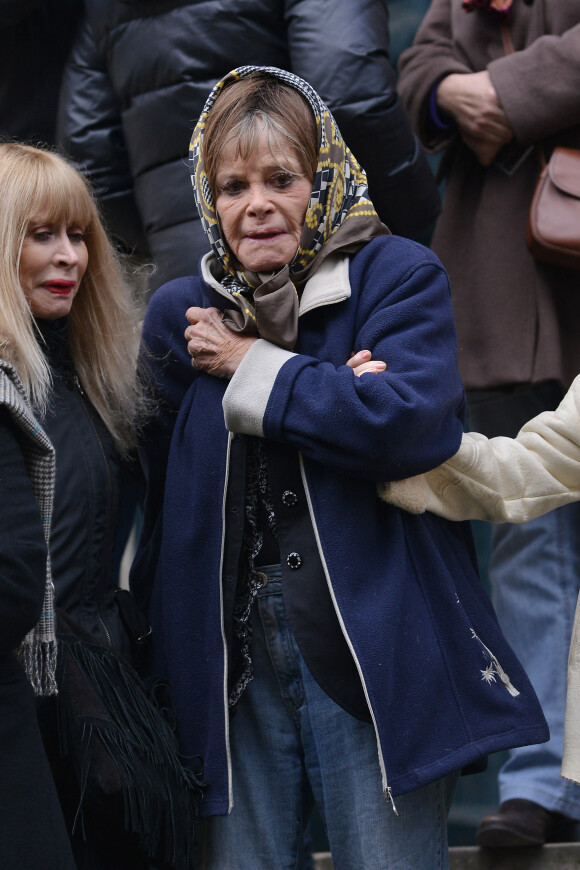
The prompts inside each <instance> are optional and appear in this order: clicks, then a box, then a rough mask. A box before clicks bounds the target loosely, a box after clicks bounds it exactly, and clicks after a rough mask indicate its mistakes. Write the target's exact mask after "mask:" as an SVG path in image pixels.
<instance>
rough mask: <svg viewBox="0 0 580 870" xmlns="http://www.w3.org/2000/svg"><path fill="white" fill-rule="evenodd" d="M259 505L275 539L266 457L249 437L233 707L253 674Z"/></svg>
mask: <svg viewBox="0 0 580 870" xmlns="http://www.w3.org/2000/svg"><path fill="white" fill-rule="evenodd" d="M260 505H262V507H263V508H264V512H265V514H266V519H267V522H268V527H269V528H270V531H271V532H272V535H273V536H274V538H275V539H276V540H278V530H277V528H276V515H275V513H274V506H273V504H272V495H271V492H270V483H269V479H268V459H267V457H266V451H265V449H264V441H263V439H262V438H249V439H248V454H247V464H246V495H245V504H244V518H245V523H244V551H245V563H246V564H245V572H244V575H243V576H242V577H240V579H239V581H238V585H237V588H236V595H235V600H234V617H233V635H234V638H235V639H236V640H237V642H238V644H239V650H240V656H241V660H242V668H241V674H240V676H239V677H238V679H237V680H236V682H235V683H234V685H233V686H232V688H231V689H230V693H229V697H228V704H229V706H230V707H235V706H236V704H237V703H238V701H239V700H240V698H241V696H242V694H243V692H244V690H245V688H246V686H247V685H248V683H249V682H250V681H251V680H252V678H253V676H254V668H253V664H252V656H251V645H252V623H251V621H250V612H251V610H252V605H253V603H254V601H255V599H256V596H257V594H258V590H259V589H260V587H261V586H262V577H261V576H260V573H259V572H258V571H256V568H255V567H254V566H255V561H256V557H257V556H258V553H260V551H261V550H262V545H263V542H264V536H263V533H262V531H261V530H260V528H259V526H258V509H259V507H260Z"/></svg>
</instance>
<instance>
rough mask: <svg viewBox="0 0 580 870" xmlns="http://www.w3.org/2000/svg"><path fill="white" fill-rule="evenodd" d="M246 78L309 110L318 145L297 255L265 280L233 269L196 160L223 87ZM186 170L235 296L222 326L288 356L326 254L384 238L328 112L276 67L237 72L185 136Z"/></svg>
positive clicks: (224, 283)
mask: <svg viewBox="0 0 580 870" xmlns="http://www.w3.org/2000/svg"><path fill="white" fill-rule="evenodd" d="M254 73H263V74H264V75H268V76H272V77H274V78H277V79H280V80H281V81H283V82H285V83H286V84H287V85H290V86H291V87H293V88H295V89H296V90H297V91H299V93H301V94H302V96H303V97H304V98H305V99H306V101H307V102H308V103H309V105H310V107H311V109H312V112H313V114H314V117H315V119H316V128H317V131H318V138H319V151H318V165H317V168H316V173H315V176H314V182H313V185H312V193H311V195H310V202H309V205H308V209H307V211H306V217H305V221H304V227H303V229H302V235H301V238H300V243H299V246H298V250H297V252H296V255H295V257H294V259H293V260H292V262H291V263H289V264H288V265H287V266H284V268H283V269H281V270H280V271H279V272H277V273H274V274H273V275H272V274H263V273H260V274H258V275H256V274H255V273H253V272H249V271H244V270H243V269H242V270H240V269H239V268H238V263H237V261H236V260H235V258H234V257H233V255H232V253H231V251H230V249H229V248H228V245H227V243H226V240H225V239H224V238H223V236H222V230H221V227H220V224H219V220H218V216H217V213H216V209H215V204H214V201H213V196H212V193H211V190H210V186H209V182H208V180H207V176H206V173H205V167H204V164H203V156H202V152H203V137H204V130H205V125H206V121H207V118H208V115H209V113H210V111H211V109H212V107H213V105H214V103H215V102H216V100H217V99H218V98H219V95H220V93H221V92H222V90H223V88H224V87H225V86H226V85H228V84H229V83H231V82H233V81H236V80H239V79H242V78H246V77H247V76H251V75H252V74H254ZM190 171H191V180H192V183H193V189H194V193H195V201H196V205H197V209H198V212H199V215H200V218H201V222H202V225H203V228H204V229H205V232H206V234H207V237H208V239H209V243H210V245H211V248H212V251H213V253H214V255H215V258H216V260H217V263H218V264H219V268H218V273H219V274H218V278H219V280H220V282H221V284H222V286H223V287H225V288H226V289H227V291H228V292H229V293H230V294H231V295H232V297H234V298H236V297H237V298H240V297H243V304H242V305H241V308H240V309H236V310H230V311H227V312H226V314H225V316H224V322H225V323H227V325H228V326H229V327H230V328H231V329H233V330H234V331H238V332H253V333H258V334H259V335H261V336H262V337H263V338H267V339H268V340H270V341H273V342H274V343H275V344H278V345H280V346H281V347H285V348H288V349H292V348H293V347H294V344H295V343H296V335H297V331H298V295H297V289H298V290H301V289H302V287H303V286H304V283H305V281H306V280H307V278H308V277H310V276H311V275H312V274H313V272H314V271H315V270H317V269H318V268H319V267H320V264H321V263H322V261H323V260H324V259H325V258H326V257H327V256H328V254H330V253H332V252H333V251H337V250H341V251H344V252H345V253H355V252H356V251H358V250H359V249H360V248H361V247H363V245H365V244H366V243H367V242H369V241H370V240H371V239H373V238H375V237H376V236H380V235H388V234H389V230H388V229H387V228H386V227H385V225H384V224H382V223H381V221H380V220H379V217H378V215H377V213H376V211H375V209H374V207H373V204H372V202H371V201H370V199H369V194H368V187H367V180H366V175H365V173H364V170H363V169H361V167H360V166H359V164H358V162H357V161H356V159H355V157H354V156H353V154H352V153H351V152H350V150H349V149H348V148H347V147H346V145H345V142H344V140H343V138H342V135H341V133H340V130H339V129H338V126H337V124H336V121H335V120H334V118H333V117H332V114H331V113H330V111H329V109H328V108H327V107H326V106H325V104H324V103H323V102H322V100H321V99H320V97H319V96H318V94H317V93H316V91H315V90H314V89H313V88H312V87H311V86H310V85H309V84H308V83H307V82H305V81H304V80H303V79H301V78H299V77H298V76H296V75H293V73H290V72H287V71H285V70H281V69H277V68H276V67H258V66H243V67H239V68H238V69H235V70H233V71H232V72H230V73H228V75H227V76H225V78H224V79H222V80H221V81H220V82H218V84H217V85H216V86H215V87H214V89H213V90H212V92H211V94H210V95H209V97H208V99H207V101H206V104H205V106H204V108H203V112H202V114H201V116H200V119H199V121H198V123H197V126H196V128H195V130H194V132H193V137H192V140H191V145H190ZM240 301H242V300H241V299H240Z"/></svg>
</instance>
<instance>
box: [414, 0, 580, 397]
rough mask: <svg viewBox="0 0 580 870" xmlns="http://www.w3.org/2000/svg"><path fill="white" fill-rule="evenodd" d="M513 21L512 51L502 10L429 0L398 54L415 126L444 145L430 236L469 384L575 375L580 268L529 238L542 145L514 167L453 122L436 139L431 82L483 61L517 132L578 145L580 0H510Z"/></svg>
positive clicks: (579, 346)
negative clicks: (478, 146) (562, 264)
mask: <svg viewBox="0 0 580 870" xmlns="http://www.w3.org/2000/svg"><path fill="white" fill-rule="evenodd" d="M511 33H512V38H513V42H514V45H515V49H516V52H515V53H514V54H511V55H508V56H506V55H505V54H504V50H503V47H502V40H501V31H500V25H499V22H498V21H497V20H496V19H493V18H491V17H489V16H488V15H486V14H485V13H483V12H482V11H481V10H476V11H474V12H466V11H464V10H463V9H462V5H461V0H433V2H432V3H431V7H430V9H429V11H428V12H427V15H426V16H425V18H424V20H423V23H422V25H421V27H420V28H419V30H418V32H417V35H416V38H415V42H414V44H413V46H412V47H411V48H409V49H408V50H407V51H406V52H405V53H404V54H403V55H402V57H401V61H400V72H401V77H400V82H399V90H400V92H401V94H402V96H403V99H404V101H405V102H406V105H407V108H408V110H409V112H410V115H411V119H412V122H413V124H414V126H415V128H416V129H417V131H418V132H419V135H421V137H422V139H423V141H424V142H425V144H426V145H427V146H428V147H429V148H430V149H432V150H440V149H441V148H446V149H447V153H446V155H445V157H444V158H443V159H444V161H445V162H447V163H448V175H447V184H446V189H445V195H444V201H443V211H442V214H441V216H440V218H439V221H438V223H437V226H436V230H435V234H434V236H433V243H432V245H433V249H434V250H435V252H436V253H437V254H438V255H439V257H440V258H441V260H442V262H443V264H444V266H445V267H446V268H447V270H448V272H449V275H450V279H451V288H452V293H453V300H454V310H455V317H456V321H457V329H458V333H459V345H460V349H459V361H460V370H461V374H462V377H463V379H464V382H465V385H466V387H467V388H468V389H477V388H486V387H493V386H498V385H505V384H512V383H513V384H516V383H517V384H522V383H532V382H534V383H535V382H538V381H543V380H546V379H548V378H557V379H559V380H560V381H561V382H562V383H563V384H564V386H568V385H569V383H570V382H571V380H572V378H573V377H574V376H575V375H576V374H577V373H578V372H580V272H572V271H568V270H563V269H558V268H556V267H552V266H544V265H540V264H539V263H537V262H536V261H535V260H534V259H533V258H532V256H531V254H530V253H529V252H528V250H527V248H526V245H525V227H526V220H527V213H528V208H529V204H530V200H531V197H532V193H533V190H534V186H535V182H536V179H537V176H538V171H539V164H538V161H537V157H536V155H535V153H533V152H532V153H530V154H529V156H528V157H527V159H526V160H525V161H524V163H523V164H522V165H521V166H520V168H519V169H518V170H517V171H516V172H515V173H514V174H513V175H512V176H507V175H506V174H505V173H503V172H502V171H501V170H499V169H498V168H497V167H495V166H493V165H492V166H491V167H489V168H484V167H482V166H481V165H480V164H479V163H478V161H477V160H476V158H475V156H474V154H473V152H472V151H471V150H470V149H469V148H468V147H467V146H466V145H464V144H463V142H461V140H460V139H459V136H457V135H456V134H455V133H454V132H453V131H449V133H442V134H440V135H439V137H438V138H437V137H433V138H430V139H429V136H430V130H432V127H430V126H428V124H427V119H428V106H429V99H430V95H431V91H432V88H433V86H434V85H435V84H436V82H437V81H438V80H439V79H441V78H442V77H443V76H445V75H447V74H450V73H469V72H479V71H480V70H483V69H487V70H488V71H489V74H490V76H491V79H492V82H493V85H494V87H495V89H496V91H497V94H498V97H499V100H500V103H501V105H502V107H503V110H504V112H505V113H506V115H507V118H508V120H509V122H510V124H511V126H512V128H513V130H514V132H515V137H516V140H517V142H518V143H520V144H521V145H522V146H527V145H530V144H533V143H536V142H538V141H541V142H542V143H543V145H544V148H545V151H546V153H549V152H550V150H551V148H552V147H553V146H554V145H556V144H565V145H570V146H572V147H580V3H578V2H577V0H533V2H532V3H531V4H529V3H526V2H524V0H514V4H513V18H512V23H511Z"/></svg>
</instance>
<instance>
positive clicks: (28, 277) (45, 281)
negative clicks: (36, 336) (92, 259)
mask: <svg viewBox="0 0 580 870" xmlns="http://www.w3.org/2000/svg"><path fill="white" fill-rule="evenodd" d="M88 261H89V255H88V251H87V246H86V244H85V239H84V235H83V228H82V227H77V226H72V227H69V226H67V225H66V223H60V224H52V223H49V222H46V221H44V220H43V219H42V217H39V218H38V219H37V220H33V221H31V223H30V225H29V227H28V231H27V233H26V236H25V238H24V243H23V245H22V251H21V253H20V286H21V287H22V290H23V292H24V295H25V296H26V298H27V299H28V302H29V304H30V308H31V310H32V313H33V314H34V316H35V317H40V318H42V319H44V320H56V318H58V317H65V316H66V315H67V314H69V313H70V310H71V307H72V304H73V299H74V298H75V296H76V294H77V291H78V289H79V284H80V283H81V280H82V277H83V275H84V274H85V270H86V268H87V263H88Z"/></svg>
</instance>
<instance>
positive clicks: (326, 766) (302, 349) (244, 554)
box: [131, 66, 548, 870]
mask: <svg viewBox="0 0 580 870" xmlns="http://www.w3.org/2000/svg"><path fill="white" fill-rule="evenodd" d="M191 170H192V179H193V183H194V189H195V194H196V202H197V205H198V208H199V211H200V217H201V220H202V223H203V226H204V228H205V230H206V233H207V237H208V241H209V245H210V251H209V252H208V254H207V255H206V256H205V257H204V259H203V260H202V264H201V273H202V274H201V277H187V278H181V279H177V280H175V281H172V282H170V283H169V284H167V285H165V286H164V287H162V288H160V289H159V290H158V291H157V292H156V293H155V294H154V296H153V298H152V300H151V302H150V304H149V307H148V312H147V316H146V321H145V327H144V341H145V344H146V347H147V349H148V354H149V359H150V365H151V378H152V381H153V384H154V385H155V387H156V393H157V399H158V408H159V412H158V414H157V415H156V416H155V417H153V418H152V420H151V421H149V423H148V425H147V427H146V429H145V430H144V431H143V434H142V438H141V442H140V455H141V458H142V461H143V464H144V470H145V474H146V477H147V495H146V500H145V515H144V524H143V530H142V535H141V540H140V543H139V547H138V551H137V555H136V559H135V562H134V565H133V569H132V575H131V582H132V588H133V589H134V591H135V594H136V595H138V597H139V600H140V601H141V603H142V605H143V606H148V607H149V612H150V614H151V618H152V620H153V623H154V631H153V637H154V646H153V649H154V653H155V656H154V658H155V662H156V668H157V669H158V670H159V672H160V673H162V674H165V675H166V676H167V677H168V678H169V680H170V683H171V687H172V693H173V698H174V702H175V709H176V715H177V725H178V733H179V735H180V740H181V748H182V752H183V754H184V755H185V756H186V757H192V756H193V757H194V756H198V755H201V756H202V757H203V758H204V759H205V776H206V779H207V782H208V788H207V791H206V793H205V797H204V799H203V801H202V804H201V815H202V816H203V817H205V818H206V822H205V830H200V855H199V862H200V867H202V868H204V870H208V868H209V870H222V868H231V867H234V866H235V867H236V868H238V870H244V868H247V870H270V868H272V867H282V866H284V867H291V866H300V863H299V862H300V855H301V850H302V848H303V833H304V827H305V825H306V823H307V820H308V817H309V814H310V812H311V809H312V806H313V804H314V803H315V804H316V806H317V808H318V810H319V812H320V814H321V816H322V818H323V819H324V823H325V826H326V830H327V833H328V839H329V844H330V849H331V851H332V855H333V861H334V863H335V866H337V867H346V866H351V867H357V868H368V870H371V868H372V870H378V868H386V867H389V866H394V865H396V866H400V867H401V868H402V867H405V868H408V870H411V868H412V870H421V868H425V870H435V868H447V867H448V866H449V863H448V862H449V858H448V848H447V836H446V824H445V821H446V814H447V811H448V808H449V804H450V801H451V798H452V794H453V791H454V788H455V784H456V782H457V777H458V775H459V770H460V768H462V767H463V766H465V765H469V764H470V763H472V762H473V763H475V762H477V761H479V760H481V759H482V757H484V756H485V755H486V754H487V752H489V751H492V750H493V749H499V748H502V747H506V746H511V745H513V744H514V743H528V742H530V741H532V742H535V741H538V740H540V741H541V740H545V739H546V738H547V736H548V733H547V728H546V725H545V721H544V718H543V715H542V713H541V710H540V707H539V704H538V702H537V699H536V697H535V695H534V692H533V690H532V688H531V686H530V684H529V681H528V680H527V678H526V676H525V673H524V671H523V669H522V668H521V666H520V665H519V663H518V661H517V659H516V657H515V656H514V654H513V652H512V651H511V649H510V648H509V646H508V644H507V643H506V642H505V640H504V638H503V636H502V634H501V631H500V630H499V627H498V626H497V623H496V620H495V617H494V614H493V611H492V609H491V607H490V604H489V600H488V598H487V595H486V593H485V591H484V590H483V588H482V586H481V584H480V583H479V582H478V580H477V574H476V568H475V565H474V561H473V558H472V555H473V554H472V543H471V538H470V530H469V527H468V526H467V525H464V526H462V527H460V528H457V527H453V526H451V525H450V524H448V523H446V522H445V521H443V520H440V519H438V518H435V517H431V516H425V517H410V516H409V515H407V514H403V513H402V512H401V511H399V510H396V509H394V508H391V507H389V506H387V505H385V504H384V503H382V502H381V501H380V500H379V499H378V498H377V495H376V482H377V481H378V480H381V479H391V478H395V477H399V476H401V473H404V471H405V470H407V472H409V471H410V469H421V468H422V469H423V470H425V469H426V468H430V467H432V466H433V464H434V463H435V462H437V457H440V456H447V455H449V453H450V452H454V451H456V450H457V448H458V446H459V441H460V438H461V432H462V429H463V409H464V393H463V388H462V385H461V382H460V379H459V376H458V372H457V366H456V344H455V331H454V324H453V317H452V310H451V300H450V294H449V287H448V281H447V276H446V274H445V272H444V270H443V269H442V267H441V265H440V263H439V261H438V260H437V258H436V257H435V256H434V255H433V254H432V253H431V252H430V251H428V250H427V249H426V248H424V247H422V246H420V245H418V244H416V243H414V242H411V241H409V240H407V239H403V238H400V237H397V236H393V235H390V234H389V233H388V230H387V229H386V228H385V226H384V225H383V224H382V223H381V222H380V220H379V218H378V216H377V214H376V212H375V210H374V208H373V206H372V202H371V201H370V199H369V197H368V190H367V185H366V178H365V175H364V172H363V171H362V170H361V168H360V166H359V164H358V162H357V161H356V159H355V158H354V156H353V155H352V153H351V152H350V151H349V149H348V148H347V147H346V146H345V144H344V141H343V139H342V136H341V135H340V132H339V129H338V127H337V125H336V123H335V121H334V118H333V117H332V115H331V113H330V112H329V110H328V108H327V107H326V106H325V105H324V104H323V103H322V101H321V100H320V98H319V96H318V94H317V93H316V92H315V91H314V90H313V89H312V88H311V87H310V86H309V85H308V84H307V83H306V82H305V81H303V80H302V79H300V78H298V77H297V76H295V75H293V74H291V73H288V72H286V71H284V70H280V69H276V68H263V67H253V66H250V67H243V68H238V69H236V70H234V71H233V72H232V73H230V74H229V75H227V76H226V78H225V79H224V80H222V81H220V82H219V83H218V84H217V85H216V86H215V88H214V89H213V91H212V92H211V94H210V96H209V98H208V100H207V102H206V104H205V106H204V109H203V112H202V114H201V116H200V120H199V122H198V126H197V127H196V130H195V131H194V135H193V139H192V144H191ZM182 330H184V331H185V340H183V337H182V336H183V332H182ZM351 352H354V356H353V357H352V359H351V361H350V366H349V365H346V364H345V363H346V360H347V359H349V357H350V355H351ZM371 353H372V354H374V355H376V356H377V357H379V358H380V357H386V356H388V358H389V360H392V364H390V365H389V367H388V368H387V369H386V370H385V366H384V365H382V364H380V365H378V366H376V367H375V366H374V365H373V364H372V363H371V362H369V360H368V357H370V355H371ZM367 371H370V372H373V375H372V377H371V376H370V374H368V373H367ZM358 374H360V377H356V375H358ZM490 650H493V653H492V652H491V651H490ZM500 661H501V665H499V664H498V665H497V666H498V667H501V668H502V674H503V675H504V677H505V680H504V681H503V682H502V681H499V682H494V681H491V680H489V681H487V680H483V681H482V679H481V674H482V672H484V671H485V673H487V674H490V673H492V671H493V670H494V668H495V667H496V664H495V663H499V662H500ZM427 710H428V711H429V712H428V714H426V711H427ZM426 717H427V718H426ZM427 721H428V727H426V726H427ZM395 807H396V811H397V812H398V816H397V815H396V814H395V812H393V809H395Z"/></svg>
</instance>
